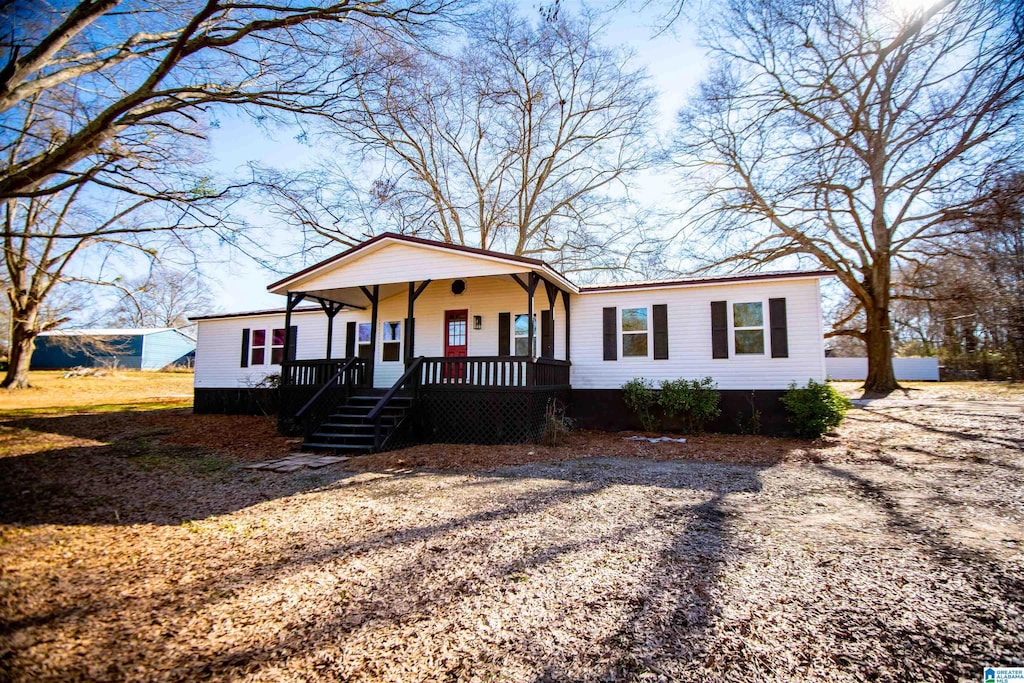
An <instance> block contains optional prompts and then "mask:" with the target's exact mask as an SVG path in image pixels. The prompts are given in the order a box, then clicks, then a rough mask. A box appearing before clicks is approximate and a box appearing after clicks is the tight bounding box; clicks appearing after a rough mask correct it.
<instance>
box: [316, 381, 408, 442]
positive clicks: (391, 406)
mask: <svg viewBox="0 0 1024 683" xmlns="http://www.w3.org/2000/svg"><path fill="white" fill-rule="evenodd" d="M384 395H385V390H383V389H382V390H375V389H363V390H361V391H359V392H358V393H357V394H356V395H354V396H350V397H349V399H348V401H347V402H346V403H344V404H343V405H340V406H338V407H337V408H336V409H335V411H334V412H333V413H331V414H330V415H328V416H327V419H326V420H324V421H323V422H322V423H320V426H319V427H317V429H316V431H315V432H314V433H313V434H311V435H310V436H309V437H308V438H306V439H305V441H303V444H302V449H303V450H309V451H331V452H333V453H335V454H339V455H341V454H344V455H364V454H367V453H373V452H374V443H375V434H374V431H375V424H374V420H373V419H370V417H369V415H370V413H371V412H372V411H373V409H374V408H375V407H376V406H377V404H378V402H380V401H381V399H382V398H383V397H384ZM412 403H413V398H412V396H403V395H401V394H397V395H393V396H390V397H389V398H388V401H387V404H386V405H385V406H384V407H383V409H382V410H381V411H380V414H379V417H378V418H377V419H378V420H379V421H380V435H379V438H380V441H379V443H381V444H383V443H384V442H385V441H387V438H388V437H389V436H391V434H392V433H394V431H395V429H397V428H398V426H399V425H400V424H401V423H402V420H403V419H404V418H405V417H406V415H407V414H408V412H409V410H410V409H411V407H412Z"/></svg>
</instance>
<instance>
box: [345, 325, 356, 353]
mask: <svg viewBox="0 0 1024 683" xmlns="http://www.w3.org/2000/svg"><path fill="white" fill-rule="evenodd" d="M355 355H356V321H355V320H350V321H349V322H347V323H345V358H354V357H355Z"/></svg>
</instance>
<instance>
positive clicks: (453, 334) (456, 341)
mask: <svg viewBox="0 0 1024 683" xmlns="http://www.w3.org/2000/svg"><path fill="white" fill-rule="evenodd" d="M468 313H469V311H467V310H465V309H463V310H461V311H445V312H444V330H445V331H444V357H445V358H465V357H466V356H467V355H469V339H468V328H469V324H468V322H469V315H468ZM464 370H465V366H464V365H463V364H462V363H445V366H444V377H445V378H446V379H455V380H458V379H462V377H464V376H465V372H464Z"/></svg>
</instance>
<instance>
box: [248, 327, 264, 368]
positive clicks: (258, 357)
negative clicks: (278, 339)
mask: <svg viewBox="0 0 1024 683" xmlns="http://www.w3.org/2000/svg"><path fill="white" fill-rule="evenodd" d="M266 362H267V331H266V330H253V331H252V347H251V348H250V349H249V365H264V364H265V363H266Z"/></svg>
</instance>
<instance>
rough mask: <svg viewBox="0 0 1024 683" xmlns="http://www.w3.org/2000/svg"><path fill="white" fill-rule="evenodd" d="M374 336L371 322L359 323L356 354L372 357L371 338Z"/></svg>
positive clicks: (367, 357)
mask: <svg viewBox="0 0 1024 683" xmlns="http://www.w3.org/2000/svg"><path fill="white" fill-rule="evenodd" d="M372 338H373V329H372V328H371V327H370V323H359V331H358V334H357V335H356V341H357V343H358V346H359V348H358V350H357V351H356V355H357V356H359V357H360V358H366V359H370V351H371V346H370V340H371V339H372Z"/></svg>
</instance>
